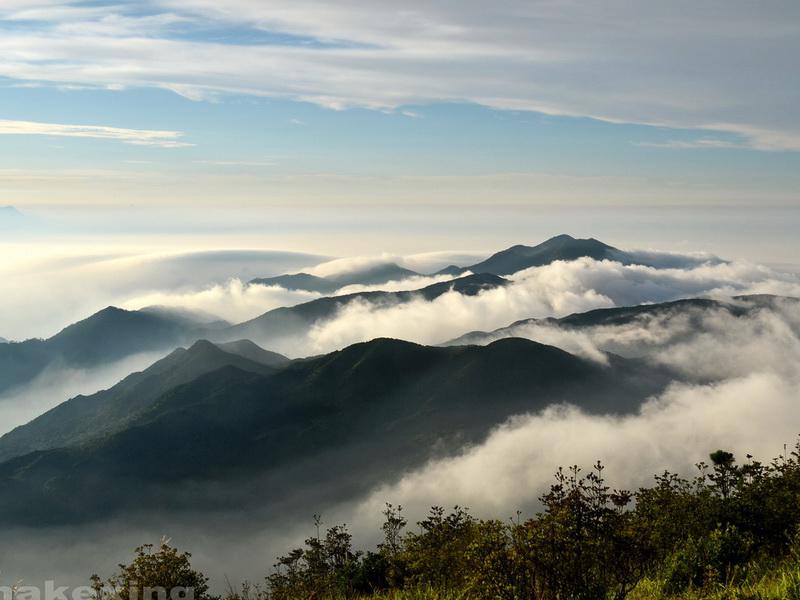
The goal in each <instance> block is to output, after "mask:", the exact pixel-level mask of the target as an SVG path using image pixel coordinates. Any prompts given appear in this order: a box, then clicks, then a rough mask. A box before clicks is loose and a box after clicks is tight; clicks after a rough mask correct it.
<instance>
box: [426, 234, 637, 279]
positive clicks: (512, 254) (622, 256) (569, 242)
mask: <svg viewBox="0 0 800 600" xmlns="http://www.w3.org/2000/svg"><path fill="white" fill-rule="evenodd" d="M583 257H588V258H593V259H594V260H615V261H619V262H622V263H623V264H633V263H634V262H635V259H634V258H633V257H632V256H631V255H630V254H627V253H626V252H623V251H622V250H619V249H617V248H614V247H613V246H609V245H608V244H604V243H603V242H601V241H599V240H596V239H594V238H588V239H577V238H574V237H572V236H570V235H567V234H561V235H557V236H555V237H552V238H550V239H549V240H546V241H544V242H542V243H541V244H538V245H536V246H525V245H522V244H518V245H516V246H512V247H510V248H507V249H505V250H501V251H500V252H497V253H495V254H493V255H491V256H490V257H489V258H487V259H486V260H484V261H482V262H479V263H476V264H474V265H470V266H468V267H464V268H463V269H462V270H461V272H466V271H471V272H473V273H491V274H493V275H511V274H513V273H516V272H518V271H522V270H523V269H529V268H531V267H541V266H544V265H549V264H550V263H552V262H554V261H557V260H577V259H579V258H583ZM456 269H457V267H453V266H452V265H451V266H450V267H447V268H445V269H443V270H441V271H439V273H441V274H447V275H450V274H455V273H457V272H458V271H457V270H456Z"/></svg>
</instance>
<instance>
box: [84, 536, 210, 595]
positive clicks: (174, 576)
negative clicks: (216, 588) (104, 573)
mask: <svg viewBox="0 0 800 600" xmlns="http://www.w3.org/2000/svg"><path fill="white" fill-rule="evenodd" d="M135 553H136V557H135V558H134V559H133V562H131V564H129V565H124V564H120V565H119V568H120V572H119V573H117V574H116V575H114V576H113V577H111V578H110V579H109V580H108V582H109V584H110V586H111V588H112V589H113V590H114V592H115V595H116V597H118V598H120V599H121V600H156V598H159V600H160V599H162V598H164V597H166V598H170V599H172V600H177V599H178V598H187V599H193V600H205V599H206V598H208V597H209V596H208V579H207V578H206V577H205V575H203V574H202V573H201V572H199V571H196V570H195V569H193V568H192V565H191V562H190V560H189V559H190V558H191V556H192V555H191V554H189V553H188V552H178V549H177V548H174V547H173V546H171V545H170V544H169V541H168V540H166V539H163V540H161V543H160V544H159V546H158V549H157V550H156V549H155V546H154V545H153V544H145V545H143V546H139V547H138V548H136V550H135ZM92 587H93V588H94V590H95V593H96V594H98V596H102V589H101V588H102V586H101V584H100V578H99V577H98V576H97V575H93V576H92Z"/></svg>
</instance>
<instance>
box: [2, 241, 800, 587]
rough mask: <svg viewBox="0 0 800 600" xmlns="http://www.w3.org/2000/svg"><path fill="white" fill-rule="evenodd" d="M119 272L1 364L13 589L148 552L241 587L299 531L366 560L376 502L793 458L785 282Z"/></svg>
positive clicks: (561, 267) (183, 261)
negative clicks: (591, 471) (199, 279)
mask: <svg viewBox="0 0 800 600" xmlns="http://www.w3.org/2000/svg"><path fill="white" fill-rule="evenodd" d="M119 260H121V259H117V258H112V259H109V260H108V261H105V260H104V261H102V262H99V263H97V266H96V267H94V268H99V269H106V268H112V267H111V266H112V265H114V268H116V267H118V265H116V263H117V262H118V261H119ZM248 261H249V262H248ZM104 263H107V265H108V266H104ZM189 265H191V266H189ZM259 265H266V267H264V268H265V271H266V272H257V270H258V268H259ZM245 266H246V267H245ZM143 268H145V269H146V270H145V271H144V274H143V275H141V277H147V279H148V280H149V281H150V282H151V285H150V289H149V290H148V291H147V292H146V293H142V292H141V290H138V289H135V286H132V287H133V288H134V289H130V291H128V292H126V291H125V290H126V287H127V284H125V283H124V282H122V281H120V282H119V284H120V286H121V287H119V288H118V290H117V292H116V294H117V296H116V298H117V300H116V301H117V304H118V306H108V307H106V308H103V309H101V310H99V311H97V312H95V313H94V314H87V315H85V317H84V318H82V319H80V320H77V321H76V322H74V323H64V324H63V325H64V327H63V328H62V329H61V330H60V331H58V332H56V333H55V334H54V335H50V336H49V337H36V338H33V337H32V338H30V339H20V336H19V335H15V333H16V332H14V331H12V333H11V334H10V335H8V336H7V337H8V338H10V339H11V340H12V341H6V342H5V343H3V344H0V415H2V417H3V418H2V420H1V421H0V422H1V423H2V429H1V430H0V434H2V436H1V437H0V480H2V481H3V485H2V488H0V527H2V529H3V531H4V532H5V533H4V539H6V540H11V541H12V543H9V544H5V545H4V548H3V549H2V550H0V563H2V564H3V565H4V573H5V574H7V575H9V576H11V577H13V578H15V579H16V580H25V581H28V582H30V581H44V580H45V579H47V578H52V577H53V574H57V575H58V577H59V581H65V584H69V585H80V584H81V583H82V582H85V579H86V574H87V573H89V572H90V571H92V569H95V570H96V569H98V568H101V567H102V568H103V569H104V570H106V571H108V570H109V569H111V568H112V567H113V565H115V564H116V563H117V562H119V560H121V558H119V557H120V556H122V557H124V556H125V555H126V552H128V551H129V550H130V549H131V548H132V547H134V546H136V545H137V544H139V543H142V542H144V541H152V540H154V539H159V538H160V537H161V536H162V535H168V536H170V537H171V538H172V539H174V540H176V541H177V542H178V543H179V544H180V545H181V546H185V547H188V548H191V549H192V550H193V552H194V555H195V562H196V563H197V564H198V565H200V566H201V567H202V568H203V570H204V571H205V572H206V573H207V574H209V575H211V576H212V578H214V579H217V580H224V578H225V577H228V578H229V579H231V580H236V581H244V580H248V579H249V580H251V581H252V580H257V579H258V578H259V577H263V575H264V574H265V573H267V572H269V571H270V568H271V567H270V566H271V565H272V563H273V561H274V559H275V558H276V557H277V556H278V555H279V554H280V553H281V552H283V551H284V550H285V549H286V548H288V547H290V546H292V545H296V544H299V543H300V542H302V540H303V539H305V538H307V537H308V535H309V534H310V529H309V528H310V526H311V525H310V523H311V521H310V516H311V515H314V514H321V515H323V517H324V522H325V523H328V524H333V523H347V524H348V526H349V528H350V530H351V531H352V533H353V535H354V537H355V539H356V540H357V541H358V542H359V543H362V544H374V543H377V541H378V538H377V537H376V532H378V531H379V524H380V520H381V518H382V511H383V507H384V505H385V503H386V502H391V503H393V504H400V505H402V506H403V507H404V511H405V514H406V516H407V517H408V518H409V519H411V520H416V519H421V518H422V517H423V516H424V515H425V514H426V513H427V510H428V509H429V507H430V506H434V505H438V506H452V505H456V504H457V505H460V506H468V507H469V508H470V510H471V511H472V512H473V514H475V515H477V516H480V517H498V518H508V517H511V516H513V515H514V514H516V512H515V511H520V513H521V514H523V515H525V516H532V515H535V514H536V513H537V512H538V511H540V510H541V509H542V505H541V501H540V498H541V497H542V494H543V493H544V492H545V491H546V490H547V488H548V486H549V485H550V482H551V479H552V475H553V473H554V472H555V470H556V469H557V468H558V467H559V466H566V465H572V464H577V465H589V464H592V463H594V462H595V461H597V460H601V461H602V462H603V464H604V465H606V466H607V467H608V472H609V482H610V484H611V485H613V486H614V487H615V488H620V489H621V488H625V489H636V488H638V487H641V486H647V485H649V484H650V482H651V481H652V476H653V474H654V473H658V472H661V471H663V470H665V469H669V470H672V471H675V472H677V473H678V474H680V475H683V476H689V475H691V473H692V472H693V470H694V465H695V463H696V462H697V461H698V457H703V456H705V455H707V454H708V452H710V451H711V450H714V449H716V448H726V449H728V450H730V451H732V452H734V453H735V454H736V455H737V456H739V455H741V456H744V455H745V454H750V455H753V456H758V457H770V456H777V455H778V454H779V453H781V452H782V450H783V448H784V444H792V443H793V442H794V440H795V439H796V436H797V435H798V433H800V414H798V411H797V410H796V402H797V398H798V397H800V370H799V369H798V365H800V300H798V297H800V278H798V276H797V275H796V274H794V273H792V272H789V271H785V270H781V269H778V268H774V267H766V266H763V265H758V264H754V263H747V262H744V261H738V260H727V259H726V258H725V257H720V256H715V255H713V254H709V253H706V252H703V251H702V249H699V250H698V251H696V252H688V253H676V252H660V251H657V250H651V249H648V250H637V249H624V248H623V249H621V248H618V247H616V246H613V245H610V244H607V243H605V242H603V241H600V240H596V239H593V238H585V239H581V238H575V237H572V236H569V235H566V234H561V235H557V236H555V237H551V238H549V239H547V240H544V241H542V242H540V243H534V244H530V245H526V244H518V245H514V246H511V247H508V248H506V249H502V250H498V251H497V252H495V253H491V254H488V255H486V254H480V253H479V252H474V253H469V252H460V253H447V252H439V253H428V254H427V255H417V256H408V257H405V256H388V255H383V256H377V257H372V256H359V257H353V258H336V259H329V258H326V257H318V256H312V255H305V254H295V253H277V252H271V253H267V254H265V253H258V252H248V253H245V252H237V253H232V254H219V253H217V254H198V255H193V256H191V257H178V258H170V259H168V260H161V261H159V262H156V263H151V264H146V265H144V267H143ZM284 268H285V270H286V272H285V273H281V272H280V270H281V269H284ZM214 270H216V271H217V272H218V273H219V275H218V276H217V277H218V281H216V282H210V283H206V284H199V285H198V284H194V285H191V283H192V282H191V281H190V279H191V273H192V272H194V271H198V272H199V271H204V272H206V273H209V272H213V271H214ZM228 270H230V271H229V272H228V274H227V275H226V271H228ZM245 273H246V275H245ZM187 284H189V285H187ZM0 333H2V332H0ZM15 338H16V339H15ZM67 547H69V548H70V550H69V551H67V550H66V548H67Z"/></svg>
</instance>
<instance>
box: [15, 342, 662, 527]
mask: <svg viewBox="0 0 800 600" xmlns="http://www.w3.org/2000/svg"><path fill="white" fill-rule="evenodd" d="M168 358H169V357H168ZM165 360H166V359H165ZM666 381H667V380H666V378H665V377H663V376H662V375H661V374H659V373H658V372H656V371H654V370H653V369H651V368H649V367H646V366H644V365H642V364H639V363H637V362H635V361H626V360H624V359H621V358H618V357H611V364H610V366H608V367H601V366H599V365H597V364H595V363H592V362H589V361H585V360H582V359H580V358H577V357H575V356H573V355H570V354H568V353H566V352H564V351H562V350H559V349H557V348H554V347H551V346H546V345H542V344H538V343H535V342H531V341H528V340H522V339H508V340H502V341H500V342H497V343H494V344H490V345H489V346H485V347H478V346H472V347H450V348H437V347H425V346H419V345H417V344H412V343H409V342H402V341H399V340H390V339H377V340H373V341H371V342H366V343H362V344H355V345H353V346H350V347H348V348H345V349H343V350H341V351H338V352H333V353H331V354H328V355H324V356H320V357H316V358H311V359H304V360H298V361H293V362H291V363H289V364H288V365H286V366H284V367H283V368H280V369H278V370H277V371H275V372H274V373H271V374H264V373H259V372H256V370H255V369H253V370H250V371H245V370H243V369H242V368H240V367H239V366H238V365H234V364H230V365H227V366H225V367H223V368H221V369H218V370H215V371H213V372H209V373H205V374H203V375H201V376H200V377H198V378H196V379H194V380H192V381H190V382H187V383H183V384H180V385H177V386H176V387H173V388H172V389H170V390H169V391H166V392H165V393H163V394H162V395H160V396H159V397H158V398H157V399H155V400H151V401H149V402H148V404H147V406H145V407H144V408H143V409H142V410H139V411H138V412H136V413H135V414H134V416H133V417H132V418H130V419H129V420H127V421H125V423H124V427H122V428H121V429H119V430H118V431H115V432H111V433H109V434H108V435H105V436H98V437H94V438H91V439H89V441H88V442H85V443H78V444H71V445H69V446H67V447H64V448H53V449H50V450H45V451H37V452H33V453H30V454H26V455H23V456H17V457H15V458H12V459H11V460H8V461H6V462H5V463H2V464H0V521H2V522H6V523H8V522H14V523H16V524H20V523H28V524H32V525H44V524H45V523H56V522H69V521H76V520H91V519H93V518H98V517H100V516H103V515H108V514H113V513H115V512H117V511H119V510H136V509H148V508H154V507H156V506H158V507H170V508H174V509H181V510H200V509H204V508H208V507H212V506H216V507H220V508H223V507H227V508H231V507H234V506H235V507H237V508H238V509H244V508H246V507H247V506H251V505H253V504H254V503H255V504H258V505H261V506H267V507H269V506H274V505H276V503H281V504H283V505H285V504H287V503H288V504H290V505H294V506H295V508H296V509H297V510H300V509H302V510H307V509H308V502H309V496H308V495H309V494H312V495H313V494H316V493H320V490H324V494H325V497H326V498H327V499H328V500H330V499H331V498H336V497H341V498H345V497H350V496H351V495H352V494H354V493H363V492H364V491H365V490H366V489H369V487H370V486H372V485H376V484H377V483H379V482H381V481H385V480H386V479H387V478H390V477H394V476H399V475H400V474H401V473H402V472H403V471H404V470H405V469H408V468H412V467H414V466H419V465H421V464H423V463H424V462H425V461H426V460H428V459H429V458H430V457H431V456H432V453H433V452H434V451H438V452H442V451H447V452H451V451H455V450H456V449H458V448H460V447H462V446H463V445H464V444H465V443H473V442H478V441H480V440H482V439H484V438H485V436H486V435H487V434H488V432H489V431H490V429H491V428H492V427H494V426H496V425H498V424H500V423H502V422H503V421H505V420H506V419H507V418H508V417H510V416H512V415H515V414H520V413H524V412H531V411H537V410H540V409H543V408H545V407H546V406H549V405H552V404H553V403H557V402H566V401H569V402H572V403H575V404H577V405H579V406H581V407H582V408H583V409H584V410H587V411H589V412H592V413H626V412H631V411H633V410H635V409H636V407H638V406H639V404H640V402H641V401H642V400H643V399H644V398H645V397H647V396H648V395H649V394H651V393H654V392H657V391H659V390H660V389H662V388H663V386H664V385H666ZM436 448H438V450H434V449H436ZM448 449H449V450H448ZM101 482H102V483H101ZM315 490H316V491H315Z"/></svg>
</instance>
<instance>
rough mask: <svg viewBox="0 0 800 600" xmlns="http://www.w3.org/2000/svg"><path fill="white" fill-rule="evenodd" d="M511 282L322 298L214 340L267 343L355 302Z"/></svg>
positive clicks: (468, 291)
mask: <svg viewBox="0 0 800 600" xmlns="http://www.w3.org/2000/svg"><path fill="white" fill-rule="evenodd" d="M508 283H509V281H508V280H506V279H503V278H502V277H497V276H496V275H489V274H481V275H469V276H466V277H461V278H459V279H454V280H452V281H445V282H441V283H435V284H433V285H429V286H426V287H424V288H421V289H419V290H412V291H402V292H358V293H354V294H346V295H342V296H332V297H326V298H319V299H317V300H312V301H310V302H305V303H303V304H298V305H296V306H291V307H281V308H276V309H274V310H271V311H269V312H267V313H264V314H263V315H261V316H259V317H256V318H255V319H252V320H250V321H246V322H244V323H241V324H239V325H234V326H233V327H230V328H228V329H224V330H219V331H218V332H216V333H215V334H213V336H212V339H214V340H223V341H224V340H227V339H233V338H236V339H239V338H248V339H254V340H257V341H260V340H265V341H268V340H270V339H274V338H276V337H277V338H281V337H288V336H294V335H299V334H302V333H305V332H306V331H308V329H309V327H310V326H311V325H313V324H314V323H315V322H317V321H320V320H323V319H328V318H331V317H333V316H334V315H335V314H336V312H337V311H339V310H340V309H341V308H342V307H343V306H346V305H347V304H349V303H351V302H354V301H366V302H370V303H372V304H377V305H380V304H384V305H390V304H392V305H393V304H400V303H404V302H410V301H411V300H414V299H415V298H419V299H424V300H434V299H436V298H438V297H439V296H441V295H443V294H446V293H447V292H450V291H454V292H457V293H459V294H463V295H465V296H474V295H476V294H478V293H480V292H481V291H484V290H488V289H492V288H496V287H500V286H504V285H508Z"/></svg>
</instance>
